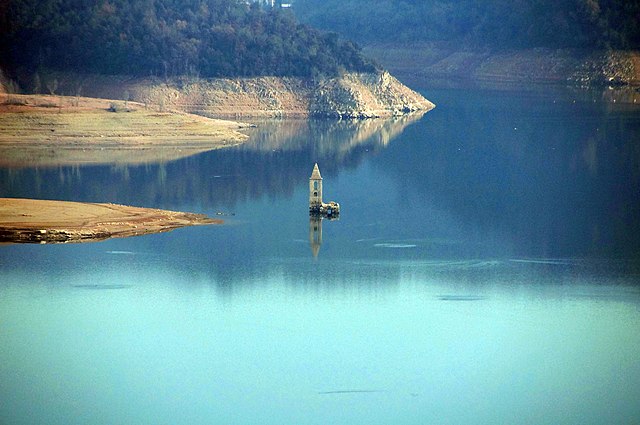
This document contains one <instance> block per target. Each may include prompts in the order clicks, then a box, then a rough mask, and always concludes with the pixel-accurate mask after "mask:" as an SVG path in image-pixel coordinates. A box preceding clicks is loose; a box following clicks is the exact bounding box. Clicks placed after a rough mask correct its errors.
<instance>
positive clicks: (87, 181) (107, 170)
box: [0, 115, 420, 207]
mask: <svg viewBox="0 0 640 425" xmlns="http://www.w3.org/2000/svg"><path fill="white" fill-rule="evenodd" d="M419 118H420V115H407V116H403V117H396V118H390V119H385V120H383V119H376V120H363V121H353V120H352V121H329V120H317V121H316V120H308V121H307V120H283V121H270V122H263V123H261V124H260V126H259V127H258V128H256V129H254V130H252V131H253V133H252V134H251V139H250V141H249V142H248V143H246V144H245V145H242V146H238V147H236V148H230V149H222V150H219V151H215V152H208V153H204V154H200V155H195V156H191V157H188V158H184V159H181V160H178V161H174V162H169V163H164V164H146V165H144V166H137V165H118V166H111V167H108V166H90V167H63V166H61V167H59V168H57V169H24V170H0V195H1V196H9V197H30V198H51V199H67V200H77V201H102V202H117V203H125V204H144V205H145V206H165V205H166V204H171V203H176V202H178V203H179V202H186V203H189V202H193V201H194V200H197V202H198V203H200V204H202V205H205V206H207V205H223V206H227V207H231V206H233V204H234V203H236V202H238V201H241V200H243V199H251V198H257V197H261V196H264V195H269V196H276V195H283V194H284V195H287V194H291V193H292V192H293V190H294V188H295V187H296V185H297V184H298V183H299V182H306V181H307V179H308V173H309V170H308V168H309V164H313V163H314V162H321V163H322V164H323V171H324V173H325V174H327V176H331V175H333V174H335V172H336V171H337V170H338V169H340V168H344V167H351V166H352V165H353V164H356V163H358V162H359V161H360V160H361V159H362V158H363V157H364V156H365V155H367V153H368V152H371V151H375V150H378V149H383V148H385V147H386V146H387V145H388V143H389V142H390V141H391V140H392V139H394V138H395V137H397V136H398V135H399V134H400V133H402V131H403V130H404V129H405V128H406V126H407V125H409V124H411V123H412V122H415V121H416V120H418V119H419ZM256 176H260V178H256Z"/></svg>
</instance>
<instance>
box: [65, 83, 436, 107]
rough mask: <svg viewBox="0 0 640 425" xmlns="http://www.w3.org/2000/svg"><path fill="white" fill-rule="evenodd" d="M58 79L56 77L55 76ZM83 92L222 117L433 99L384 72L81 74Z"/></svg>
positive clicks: (418, 102) (412, 103)
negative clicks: (163, 76) (164, 76)
mask: <svg viewBox="0 0 640 425" xmlns="http://www.w3.org/2000/svg"><path fill="white" fill-rule="evenodd" d="M59 80H60V78H59ZM82 93H83V94H84V95H88V96H94V97H104V98H111V99H124V98H128V99H129V100H134V101H138V102H143V103H145V104H147V105H150V106H153V107H158V108H163V109H173V110H181V111H185V112H190V113H197V114H201V115H205V116H224V117H243V116H244V117H309V116H315V117H334V118H374V117H389V116H399V115H404V114H407V113H410V112H414V111H428V110H430V109H432V108H433V107H434V106H435V105H434V104H433V103H431V102H430V101H428V100H427V99H425V98H424V97H423V96H422V95H420V94H419V93H417V92H415V91H413V90H411V89H409V88H408V87H406V86H405V85H403V84H402V83H400V82H399V81H398V80H397V79H396V78H394V77H393V76H391V75H390V74H389V73H387V72H380V73H371V74H368V73H365V74H356V73H347V74H345V75H342V76H339V77H335V78H328V79H320V80H309V79H301V78H286V77H285V78H276V77H258V78H233V79H226V78H225V79H222V78H220V79H211V80H204V79H196V78H183V79H176V80H172V81H161V80H159V79H131V80H124V79H119V80H117V81H115V80H114V78H105V77H96V78H85V83H84V85H83V91H82Z"/></svg>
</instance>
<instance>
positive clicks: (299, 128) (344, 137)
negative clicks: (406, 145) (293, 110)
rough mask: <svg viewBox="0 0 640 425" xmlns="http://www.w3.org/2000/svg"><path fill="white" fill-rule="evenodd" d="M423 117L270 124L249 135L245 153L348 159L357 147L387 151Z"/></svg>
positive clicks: (273, 121) (252, 130)
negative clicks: (310, 152)
mask: <svg viewBox="0 0 640 425" xmlns="http://www.w3.org/2000/svg"><path fill="white" fill-rule="evenodd" d="M423 115H424V113H415V114H410V115H405V116H402V117H395V118H389V119H374V120H371V119H369V120H340V121H333V120H270V121H262V122H259V123H258V126H257V127H256V128H254V129H251V130H249V131H248V134H250V135H251V140H250V141H249V142H248V143H247V144H245V149H248V150H253V151H261V152H270V151H274V150H280V151H295V150H299V151H301V150H307V149H309V146H310V145H311V146H312V147H313V149H314V151H315V152H316V153H317V154H320V155H329V156H332V157H336V156H338V157H339V156H340V155H341V154H345V155H347V154H348V153H349V152H351V151H352V150H353V149H354V148H355V147H358V146H363V145H367V146H368V147H370V148H375V147H385V146H387V144H388V143H389V142H390V141H391V140H393V139H394V138H395V137H397V136H398V135H399V134H401V133H402V131H403V130H404V129H405V128H406V127H407V125H409V124H411V123H413V122H416V121H417V120H419V119H420V118H421V117H422V116H423Z"/></svg>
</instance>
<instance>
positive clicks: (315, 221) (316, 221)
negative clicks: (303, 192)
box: [309, 214, 339, 258]
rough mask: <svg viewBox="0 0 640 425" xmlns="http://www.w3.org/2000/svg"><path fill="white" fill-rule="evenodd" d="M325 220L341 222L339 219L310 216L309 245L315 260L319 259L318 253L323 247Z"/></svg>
mask: <svg viewBox="0 0 640 425" xmlns="http://www.w3.org/2000/svg"><path fill="white" fill-rule="evenodd" d="M325 219H326V220H329V221H334V220H339V218H337V217H333V218H327V217H322V216H321V215H314V214H312V215H310V216H309V245H310V246H311V253H312V254H313V258H318V253H319V252H320V245H322V221H323V220H325Z"/></svg>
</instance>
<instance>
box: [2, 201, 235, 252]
mask: <svg viewBox="0 0 640 425" xmlns="http://www.w3.org/2000/svg"><path fill="white" fill-rule="evenodd" d="M220 223H222V221H221V220H213V219H210V218H208V217H207V216H205V215H202V214H192V213H185V212H175V211H167V210H159V209H153V208H138V207H131V206H125V205H116V204H101V203H82V202H66V201H47V200H36V199H16V198H0V243H70V242H94V241H100V240H104V239H108V238H122V237H128V236H138V235H144V234H149V233H159V232H167V231H169V230H173V229H176V228H179V227H185V226H194V225H203V224H220Z"/></svg>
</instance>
